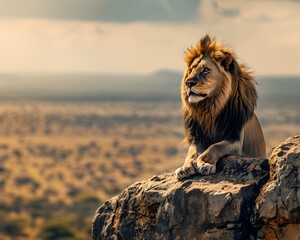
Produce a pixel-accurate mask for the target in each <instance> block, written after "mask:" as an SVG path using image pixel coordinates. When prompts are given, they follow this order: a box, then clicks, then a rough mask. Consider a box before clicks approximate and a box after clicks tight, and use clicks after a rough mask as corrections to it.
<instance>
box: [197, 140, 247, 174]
mask: <svg viewBox="0 0 300 240" xmlns="http://www.w3.org/2000/svg"><path fill="white" fill-rule="evenodd" d="M240 149H241V142H239V141H235V142H230V141H226V140H224V141H221V142H219V143H215V144H213V145H211V146H210V147H209V148H208V149H207V150H206V151H205V152H203V153H202V154H200V155H199V157H198V158H197V160H196V162H195V168H196V171H197V172H198V173H199V174H201V175H210V174H214V173H216V166H217V162H218V161H219V159H220V158H222V157H224V156H226V155H231V154H235V155H237V154H240Z"/></svg>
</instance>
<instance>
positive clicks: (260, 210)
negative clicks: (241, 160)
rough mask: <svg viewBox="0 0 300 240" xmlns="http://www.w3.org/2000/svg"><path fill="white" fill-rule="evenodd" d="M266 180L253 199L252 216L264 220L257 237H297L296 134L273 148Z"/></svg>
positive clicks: (299, 166) (299, 153)
mask: <svg viewBox="0 0 300 240" xmlns="http://www.w3.org/2000/svg"><path fill="white" fill-rule="evenodd" d="M269 162H270V180H269V181H268V182H267V184H266V185H264V187H263V188H262V190H261V193H260V195H259V197H258V198H257V201H256V207H255V218H256V220H261V221H262V222H263V223H264V226H263V228H262V229H261V230H260V231H259V234H258V239H267V240H269V239H270V240H271V239H272V240H274V239H289V240H293V239H295V240H299V239H300V136H295V137H291V138H289V139H287V140H286V141H285V142H283V143H282V144H280V145H279V146H278V147H275V148H274V149H273V152H272V155H271V157H270V160H269Z"/></svg>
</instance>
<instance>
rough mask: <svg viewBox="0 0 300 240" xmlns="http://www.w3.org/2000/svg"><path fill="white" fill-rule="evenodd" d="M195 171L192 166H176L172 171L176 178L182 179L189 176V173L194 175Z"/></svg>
mask: <svg viewBox="0 0 300 240" xmlns="http://www.w3.org/2000/svg"><path fill="white" fill-rule="evenodd" d="M195 173H196V171H195V169H194V167H192V166H191V167H180V168H177V169H176V171H175V172H174V176H175V177H176V178H177V179H182V178H187V177H190V176H191V175H194V174H195Z"/></svg>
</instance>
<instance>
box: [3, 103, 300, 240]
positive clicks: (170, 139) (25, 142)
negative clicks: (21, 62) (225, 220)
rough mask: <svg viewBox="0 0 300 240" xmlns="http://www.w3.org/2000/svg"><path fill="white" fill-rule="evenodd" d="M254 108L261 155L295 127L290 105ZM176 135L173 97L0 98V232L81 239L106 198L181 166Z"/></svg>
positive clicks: (177, 106) (177, 110)
mask: <svg viewBox="0 0 300 240" xmlns="http://www.w3.org/2000/svg"><path fill="white" fill-rule="evenodd" d="M257 115H258V116H259V119H260V121H261V123H262V126H263V130H264V133H265V138H266V141H267V148H268V154H269V153H270V151H271V149H272V146H273V145H276V144H279V143H280V142H282V141H283V140H284V139H286V138H287V137H289V136H292V135H295V134H297V133H299V123H300V112H299V111H297V109H295V108H270V107H268V108H259V109H258V110H257ZM182 138H183V125H182V122H181V103H180V102H179V101H175V102H174V101H153V102H149V101H140V102H133V101H112V102H108V101H102V102H97V103H91V102H81V103H76V102H46V101H12V102H2V103H1V104H0V177H1V180H0V187H1V196H0V201H1V205H0V208H1V209H0V216H1V219H2V220H3V221H1V224H0V238H1V239H47V236H50V237H51V236H55V234H57V233H61V232H63V233H64V234H65V236H66V238H69V239H88V238H89V231H90V225H91V220H92V217H93V213H94V211H95V209H96V208H97V207H98V206H100V204H101V203H103V202H104V201H105V200H106V199H108V198H110V197H112V196H114V195H116V194H118V193H120V191H121V190H122V189H124V188H125V187H126V186H128V185H130V184H132V183H134V182H136V181H139V180H142V179H145V178H148V177H151V176H153V175H156V174H160V173H163V172H172V171H174V170H175V169H176V168H177V167H179V166H180V164H181V163H182V162H183V160H184V157H185V154H186V151H187V148H186V146H183V145H181V140H182ZM51 234H52V235H51Z"/></svg>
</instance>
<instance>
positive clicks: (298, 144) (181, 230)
mask: <svg viewBox="0 0 300 240" xmlns="http://www.w3.org/2000/svg"><path fill="white" fill-rule="evenodd" d="M269 162H270V179H269ZM269 162H268V160H266V159H251V158H242V157H234V156H232V157H228V158H225V159H222V160H221V161H220V162H219V163H218V166H217V174H215V175H211V176H194V177H192V178H188V179H183V180H181V181H179V180H177V179H175V178H174V176H173V174H171V173H170V174H161V175H159V176H154V177H152V178H151V179H148V180H145V181H142V182H138V183H135V184H133V185H132V186H130V187H128V188H127V189H125V190H124V191H123V192H122V193H121V194H120V195H119V196H116V197H114V198H112V199H110V200H109V201H107V202H106V203H105V204H104V205H102V206H101V207H100V208H99V209H98V210H97V212H96V215H95V217H94V221H93V230H92V236H93V238H94V239H98V240H99V239H105V240H109V239H124V240H127V239H130V240H131V239H149V240H152V239H164V240H165V239H166V240H167V239H170V240H173V239H193V240H194V239H205V240H210V239H222V240H226V239H228V240H229V239H230V240H233V239H243V240H247V239H251V240H252V239H253V240H254V239H266V240H269V239H272V240H273V239H289V240H291V239H292V240H293V239H297V240H299V239H300V227H299V224H300V136H296V137H293V138H289V139H287V140H286V141H285V142H284V143H282V144H281V145H279V146H278V147H276V148H274V150H273V153H272V155H271V158H270V161H269ZM268 179H269V181H268Z"/></svg>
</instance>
